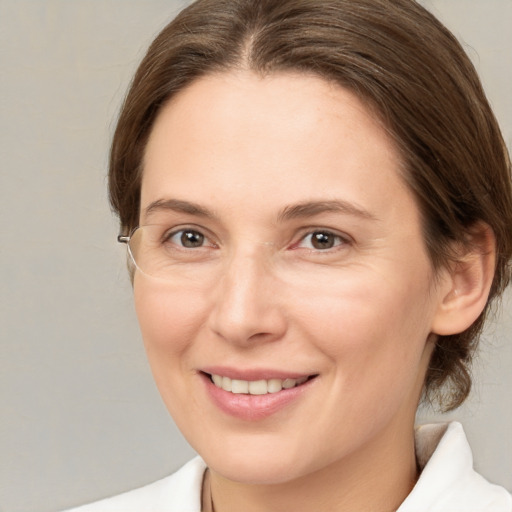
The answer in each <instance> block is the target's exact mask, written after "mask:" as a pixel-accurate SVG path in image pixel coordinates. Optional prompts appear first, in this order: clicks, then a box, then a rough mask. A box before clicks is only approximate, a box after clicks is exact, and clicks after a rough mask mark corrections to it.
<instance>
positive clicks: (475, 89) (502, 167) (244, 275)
mask: <svg viewBox="0 0 512 512" xmlns="http://www.w3.org/2000/svg"><path fill="white" fill-rule="evenodd" d="M110 193H111V201H112V204H113V207H114V209H115V211H116V212H117V213H118V214H119V217H120V222H121V231H122V234H121V236H120V238H119V239H120V241H121V242H126V243H128V246H129V251H130V256H131V263H130V271H131V273H132V278H133V286H134V296H135V304H136V310H137V315H138V319H139V323H140V325H141V331H142V335H143V339H144V343H145V346H146V350H147V354H148V358H149V361H150V365H151V368H152V371H153V374H154V377H155V380H156V383H157V386H158V388H159V390H160V393H161V395H162V397H163V400H164V402H165V404H166V405H167V407H168V409H169V411H170V413H171V415H172V416H173V418H174V420H175V421H176V423H177V425H178V426H179V428H180V429H181V431H182V432H183V434H184V435H185V437H186V438H187V439H188V441H189V442H190V444H191V445H192V446H193V447H194V448H195V449H196V451H197V452H198V453H199V455H200V458H197V459H194V460H193V461H192V462H190V463H189V464H188V465H186V466H185V467H184V468H182V469H181V470H180V471H179V472H177V473H176V474H174V475H172V476H171V477H168V478H166V479H164V480H162V481H160V482H157V483H155V484H152V485H150V486H147V487H145V488H142V489H139V490H136V491H132V492H129V493H127V494H124V495H121V496H118V497H115V498H111V499H109V500H105V501H102V502H98V503H96V504H93V505H89V506H86V507H84V508H81V509H80V510H83V511H84V512H88V511H91V512H92V511H111V510H118V511H121V510H122V511H130V510H134V511H135V510H159V511H162V510H170V511H180V512H185V511H195V512H199V511H213V510H214V511H216V512H227V511H240V510H244V511H259V510H265V511H274V510H275V511H277V510H279V511H281V510H294V511H301V510H329V511H345V510H350V511H372V512H379V511H382V512H387V511H391V510H393V511H395V510H399V511H400V512H413V511H420V510H421V511H423V510H428V511H445V512H448V511H450V512H454V511H458V510H460V511H462V510H464V511H492V512H501V511H503V512H504V511H510V510H512V498H511V497H510V495H509V494H508V493H507V491H505V489H502V488H500V487H497V486H494V485H491V484H489V483H488V482H487V481H485V480H484V479H483V478H482V477H480V476H479V475H478V474H477V473H475V472H474V470H473V469H472V466H471V452H470V449H469V447H468V445H467V441H466V440H465V437H464V434H463V431H462V429H461V427H460V425H458V424H455V423H454V424H449V425H435V426H434V425H431V426H425V427H420V428H418V429H416V430H415V428H414V418H415V412H416V409H417V406H418V403H419V402H420V400H421V399H424V400H432V401H437V402H439V403H440V404H441V406H442V407H443V408H444V409H445V410H450V409H453V408H455V407H457V406H458V405H460V404H461V403H462V402H463V401H464V399H465V398H466V397H467V395H468V393H469V390H470V386H471V379H470V376H469V372H468V367H469V364H470V361H471V356H472V354H473V352H474V350H475V347H476V344H477V341H478V335H479V333H480V331H481V329H482V327H483V324H484V320H485V316H486V312H487V310H488V309H489V306H490V304H491V302H492V300H493V299H495V298H496V297H498V296H499V295H500V294H501V293H502V292H503V290H504V288H505V287H506V285H507V284H508V281H509V277H510V267H509V263H510V258H511V252H512V234H511V229H510V227H511V226H512V194H511V180H510V161H509V158H508V155H507V152H506V149H505V145H504V142H503V139H502V137H501V134H500V131H499V128H498V126H497V123H496V121H495V119H494V116H493V114H492V112H491V110H490V108H489V105H488V103H487V100H486V98H485V96H484V93H483V91H482V88H481V85H480V83H479V81H478V78H477V76H476V73H475V71H474V69H473V67H472V65H471V63H470V61H469V60H468V58H467V56H466V55H465V54H464V52H463V50H462V49H461V47H460V45H459V44H458V43H457V42H456V40H455V38H454V37H453V36H452V35H451V34H450V33H449V32H448V31H447V30H446V29H445V28H444V27H443V26H442V25H441V24H440V23H439V22H438V21H437V20H436V19H435V18H434V17H433V16H432V15H430V14H429V13H428V12H427V11H425V10H424V9H423V8H422V7H420V6H419V5H418V4H416V3H415V2H413V1H411V0H314V1H313V0H282V1H279V2H276V1H275V0H199V1H198V2H196V3H194V4H192V5H191V6H190V7H188V8H187V9H185V10H184V11H183V12H182V13H181V14H180V15H179V16H178V17H177V18H176V19H175V20H174V21H173V22H171V24H169V25H168V26H167V27H166V28H165V29H164V30H163V31H162V32H161V34H160V35H159V36H158V37H157V38H156V40H155V41H154V42H153V44H152V45H151V47H150V49H149V50H148V53H147V55H146V57H145V58H144V60H143V61H142V63H141V65H140V67H139V69H138V71H137V73H136V76H135V78H134V81H133V84H132V86H131V89H130V91H129V93H128V96H127V98H126V101H125V104H124V106H123V109H122V112H121V115H120V118H119V122H118V126H117V130H116V133H115V136H114V140H113V145H112V152H111V161H110Z"/></svg>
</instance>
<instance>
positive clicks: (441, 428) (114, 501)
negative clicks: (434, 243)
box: [68, 422, 512, 512]
mask: <svg viewBox="0 0 512 512" xmlns="http://www.w3.org/2000/svg"><path fill="white" fill-rule="evenodd" d="M416 457H417V459H418V463H419V465H420V468H422V472H421V475H420V478H419V479H418V482H417V483H416V485H415V486H414V488H413V490H412V491H411V493H410V494H409V496H407V498H406V499H405V501H404V502H403V503H402V505H401V506H400V508H399V509H398V511H397V512H512V496H511V495H510V494H509V493H508V492H507V491H506V490H505V489H504V488H503V487H499V486H497V485H493V484H490V483H489V482H488V481H487V480H485V478H483V477H482V476H481V475H479V474H478V473H476V472H475V470H474V469H473V456H472V454H471V448H470V447H469V444H468V441H467V439H466V436H465V434H464V430H463V429H462V425H460V423H457V422H452V423H448V424H432V425H423V426H420V427H417V428H416ZM205 470H206V464H205V463H204V461H203V460H202V459H201V458H200V457H196V458H195V459H192V460H191V461H190V462H188V463H187V464H185V466H183V467H182V468H181V469H180V470H179V471H177V472H176V473H174V474H173V475H171V476H168V477H166V478H164V479H162V480H159V481H157V482H154V483H152V484H149V485H146V486H145V487H141V488H140V489H136V490H134V491H130V492H126V493H124V494H120V495H118V496H114V497H113V498H108V499H105V500H101V501H98V502H96V503H92V504H90V505H85V506H83V507H78V508H74V509H72V510H69V511H68V512H142V511H143V512H201V491H202V481H203V475H204V472H205Z"/></svg>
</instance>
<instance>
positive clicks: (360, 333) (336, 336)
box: [295, 269, 433, 390]
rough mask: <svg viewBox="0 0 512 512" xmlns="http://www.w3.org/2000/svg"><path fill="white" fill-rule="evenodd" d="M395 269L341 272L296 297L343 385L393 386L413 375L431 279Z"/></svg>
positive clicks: (426, 325) (428, 311)
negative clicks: (316, 290)
mask: <svg viewBox="0 0 512 512" xmlns="http://www.w3.org/2000/svg"><path fill="white" fill-rule="evenodd" d="M394 274H396V276H397V278H396V279H394V280H390V279H388V278H387V277H382V276H383V274H382V273H377V272H370V271H368V269H367V271H366V272H361V273H360V274H359V275H356V274H354V275H353V276H352V277H350V278H349V277H348V276H344V278H343V276H340V277H339V278H338V279H336V280H332V281H331V283H332V284H330V285H329V286H327V287H323V289H322V290H321V291H319V293H317V294H315V295H314V296H311V295H310V296H309V297H306V296H304V295H303V298H302V300H301V301H300V302H299V303H298V310H297V312H296V315H295V316H296V318H300V319H302V320H301V322H302V328H303V329H304V330H307V331H308V333H309V336H310V339H314V340H315V343H316V344H317V346H318V348H319V349H320V350H321V351H322V352H323V353H324V354H326V355H327V356H328V357H329V358H330V359H331V362H332V363H333V364H334V365H336V366H337V368H338V376H337V378H339V379H342V380H343V384H344V387H348V388H349V389H352V388H357V389H359V390H360V388H361V386H362V387H365V386H373V385H383V384H387V385H390V386H394V385H395V383H398V382H400V381H403V380H404V379H405V380H409V381H410V380H413V379H414V378H415V376H416V375H417V372H418V365H419V362H420V359H421V356H422V353H423V349H424V347H425V341H426V339H427V337H428V335H429V333H430V325H431V320H432V311H433V307H432V305H433V304H432V302H431V301H430V300H429V289H430V280H429V278H428V277H422V278H420V279H414V277H413V276H407V275H404V274H403V273H402V276H401V277H400V273H399V272H396V273H394ZM389 275H393V274H392V273H390V272H389V273H387V274H386V276H389ZM424 275H425V274H424ZM335 283H337V284H335Z"/></svg>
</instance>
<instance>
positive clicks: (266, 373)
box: [200, 366, 316, 381]
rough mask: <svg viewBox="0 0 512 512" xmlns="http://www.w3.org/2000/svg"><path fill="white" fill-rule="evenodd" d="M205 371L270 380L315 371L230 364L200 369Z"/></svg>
mask: <svg viewBox="0 0 512 512" xmlns="http://www.w3.org/2000/svg"><path fill="white" fill-rule="evenodd" d="M200 371H201V372H203V373H208V374H210V375H221V376H222V377H229V378H230V379H237V380H247V381H255V380H270V379H280V380H285V379H300V378H302V377H311V376H313V375H316V374H315V373H304V372H293V371H286V370H276V369H272V368H246V369H242V368H232V367H228V366H208V367H204V368H201V369H200Z"/></svg>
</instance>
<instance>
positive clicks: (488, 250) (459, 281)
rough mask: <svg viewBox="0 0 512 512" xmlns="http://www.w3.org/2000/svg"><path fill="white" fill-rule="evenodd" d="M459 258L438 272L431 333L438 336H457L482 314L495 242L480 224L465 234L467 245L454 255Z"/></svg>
mask: <svg viewBox="0 0 512 512" xmlns="http://www.w3.org/2000/svg"><path fill="white" fill-rule="evenodd" d="M457 252H458V253H459V254H460V256H459V257H458V259H457V260H456V261H454V262H452V263H451V264H449V265H447V267H446V268H444V269H443V270H441V274H442V275H440V278H441V279H440V283H439V288H438V293H439V303H438V308H437V311H436V314H435V316H434V319H433V325H432V332H433V333H435V334H438V335H441V336H447V335H450V334H458V333H460V332H462V331H464V330H466V329H467V328H468V327H470V326H471V324H472V323H473V322H474V321H475V320H476V319H477V318H478V317H479V316H480V313H481V312H482V311H483V310H484V308H485V306H486V304H487V299H488V297H489V292H490V289H491V285H492V281H493V278H494V271H495V264H496V240H495V237H494V233H493V231H492V229H491V228H490V227H489V226H488V225H487V224H485V223H483V222H478V223H477V224H475V225H474V226H473V227H472V228H471V230H470V231H469V232H468V243H467V244H466V245H465V247H464V248H462V249H461V250H459V251H457Z"/></svg>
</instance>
